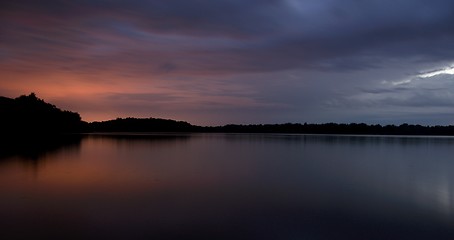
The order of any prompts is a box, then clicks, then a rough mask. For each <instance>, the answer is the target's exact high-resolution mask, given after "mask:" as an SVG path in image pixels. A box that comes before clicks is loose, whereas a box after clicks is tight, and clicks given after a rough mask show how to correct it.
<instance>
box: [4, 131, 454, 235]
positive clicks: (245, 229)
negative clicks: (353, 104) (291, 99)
mask: <svg viewBox="0 0 454 240" xmlns="http://www.w3.org/2000/svg"><path fill="white" fill-rule="evenodd" d="M2 145H3V147H2V150H0V226H1V231H0V239H279V240H280V239H282V240H285V239H399V240H401V239H454V174H453V173H454V158H453V156H454V155H453V153H454V138H450V137H399V136H389V137H387V136H334V135H333V136H328V135H323V136H322V135H288V134H287V135H284V134H122V135H115V134H111V135H100V134H98V135H85V136H82V137H77V136H75V137H73V138H72V139H65V140H61V141H60V140H58V141H54V142H51V143H47V142H45V141H44V142H43V141H39V140H37V141H36V142H33V141H28V142H27V143H23V142H16V143H15V144H11V143H9V144H8V143H4V144H2Z"/></svg>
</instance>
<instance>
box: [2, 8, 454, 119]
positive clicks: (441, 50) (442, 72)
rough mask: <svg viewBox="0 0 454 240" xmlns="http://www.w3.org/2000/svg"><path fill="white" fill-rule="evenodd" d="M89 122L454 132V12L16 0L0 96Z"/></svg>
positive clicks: (5, 34)
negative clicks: (450, 127) (37, 102)
mask: <svg viewBox="0 0 454 240" xmlns="http://www.w3.org/2000/svg"><path fill="white" fill-rule="evenodd" d="M31 92H34V93H36V94H37V96H38V97H40V98H42V99H44V100H45V101H47V102H50V103H52V104H54V105H56V106H57V107H59V108H62V109H67V110H71V111H76V112H79V113H80V114H81V116H82V118H83V120H85V121H101V120H108V119H114V118H117V117H156V118H168V119H176V120H183V121H188V122H190V123H192V124H197V125H223V124H228V123H235V124H247V123H286V122H294V123H296V122H299V123H304V122H307V123H326V122H338V123H349V122H356V123H360V122H364V123H368V124H401V123H411V124H422V125H438V124H442V125H446V124H454V1H452V0H393V1H383V0H342V1H340V0H337V1H336V0H184V1H182V0H165V1H161V0H160V1H158V0H149V1H145V0H110V1H109V0H79V1H74V0H72V1H65V0H40V1H36V0H14V1H2V2H1V3H0V95H2V96H6V97H17V96H19V95H23V94H29V93H31Z"/></svg>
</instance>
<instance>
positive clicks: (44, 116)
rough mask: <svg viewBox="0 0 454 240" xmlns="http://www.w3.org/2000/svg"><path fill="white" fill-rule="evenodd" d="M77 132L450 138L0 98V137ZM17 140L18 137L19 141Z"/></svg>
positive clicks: (452, 130)
mask: <svg viewBox="0 0 454 240" xmlns="http://www.w3.org/2000/svg"><path fill="white" fill-rule="evenodd" d="M81 132H223V133H301V134H359V135H365V134H367V135H445V136H448V135H450V136H454V126H421V125H409V124H401V125H399V126H396V125H386V126H382V125H378V124H377V125H367V124H364V123H359V124H358V123H351V124H337V123H325V124H306V123H304V124H300V123H285V124H250V125H234V124H229V125H225V126H218V127H201V126H195V125H191V124H190V123H188V122H183V121H175V120H170V119H160V118H117V119H115V120H108V121H103V122H92V123H86V122H84V121H82V120H81V117H80V115H79V114H78V113H76V112H70V111H66V110H61V109H59V108H57V107H56V106H54V105H52V104H50V103H46V102H44V101H43V100H42V99H39V98H37V97H36V95H35V94H34V93H31V94H30V95H28V96H25V95H23V96H20V97H18V98H15V99H11V98H6V97H0V133H2V134H3V135H10V136H16V135H19V136H22V135H24V134H36V133H43V134H52V133H81ZM19 139H20V137H19Z"/></svg>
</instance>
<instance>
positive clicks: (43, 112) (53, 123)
mask: <svg viewBox="0 0 454 240" xmlns="http://www.w3.org/2000/svg"><path fill="white" fill-rule="evenodd" d="M84 124H86V123H84V122H83V121H81V117H80V115H79V114H78V113H75V112H70V111H66V110H61V109H59V108H57V107H56V106H54V105H52V104H50V103H46V102H44V101H43V100H42V99H39V98H38V97H36V95H35V94H34V93H31V94H30V95H28V96H26V95H22V96H20V97H18V98H15V99H11V98H5V97H1V98H0V129H1V132H2V133H3V134H8V135H23V134H36V133H46V134H51V133H77V132H81V131H82V129H83V128H84Z"/></svg>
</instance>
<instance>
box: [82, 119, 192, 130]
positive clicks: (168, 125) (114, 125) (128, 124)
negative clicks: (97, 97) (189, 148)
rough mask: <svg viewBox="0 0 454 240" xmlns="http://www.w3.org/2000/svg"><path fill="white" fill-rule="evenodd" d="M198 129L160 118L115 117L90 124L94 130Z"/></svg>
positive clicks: (180, 122)
mask: <svg viewBox="0 0 454 240" xmlns="http://www.w3.org/2000/svg"><path fill="white" fill-rule="evenodd" d="M200 129H201V127H197V126H193V125H191V124H189V123H187V122H183V121H175V120H170V119H160V118H117V119H115V120H109V121H103V122H93V123H91V124H90V130H92V131H94V132H195V131H199V130H200Z"/></svg>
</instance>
